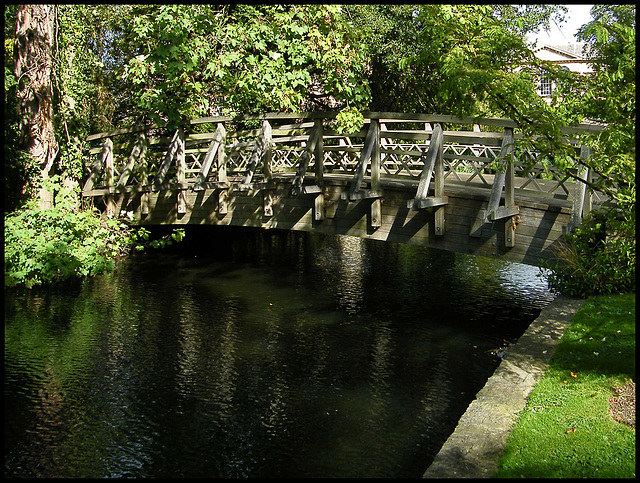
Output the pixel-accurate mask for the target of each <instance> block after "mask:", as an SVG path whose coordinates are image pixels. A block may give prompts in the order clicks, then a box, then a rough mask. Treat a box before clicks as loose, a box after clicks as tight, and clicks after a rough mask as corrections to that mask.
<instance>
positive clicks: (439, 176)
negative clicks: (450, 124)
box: [407, 123, 448, 236]
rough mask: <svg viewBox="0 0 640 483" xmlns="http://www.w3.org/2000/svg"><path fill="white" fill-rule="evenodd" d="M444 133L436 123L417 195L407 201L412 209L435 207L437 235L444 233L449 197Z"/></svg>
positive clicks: (408, 206) (435, 230) (435, 229)
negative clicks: (432, 188) (446, 193)
mask: <svg viewBox="0 0 640 483" xmlns="http://www.w3.org/2000/svg"><path fill="white" fill-rule="evenodd" d="M443 143H444V134H443V131H442V126H441V125H440V124H439V123H436V125H435V126H434V128H433V130H432V134H431V142H430V144H429V149H428V150H427V152H426V154H425V161H424V167H423V168H422V174H421V175H420V181H419V183H418V189H417V190H416V196H415V198H413V199H412V200H409V201H408V202H407V208H409V209H410V210H421V209H424V208H435V212H434V232H435V234H436V235H438V236H441V235H444V205H446V204H447V202H448V201H447V197H446V196H445V195H444V161H443V156H442V154H443V149H444V145H443ZM432 178H434V196H428V194H429V185H430V184H431V179H432Z"/></svg>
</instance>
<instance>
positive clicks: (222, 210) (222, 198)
mask: <svg viewBox="0 0 640 483" xmlns="http://www.w3.org/2000/svg"><path fill="white" fill-rule="evenodd" d="M218 129H220V134H221V137H220V147H219V148H218V182H220V183H226V182H227V153H226V146H227V130H226V129H225V127H224V125H223V124H222V123H220V124H218ZM228 197H229V189H228V188H222V189H220V191H219V192H218V213H219V214H221V215H226V214H227V213H228V207H227V202H228Z"/></svg>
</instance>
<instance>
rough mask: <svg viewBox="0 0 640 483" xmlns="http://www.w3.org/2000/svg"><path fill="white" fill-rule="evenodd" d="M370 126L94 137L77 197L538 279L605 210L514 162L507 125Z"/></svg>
mask: <svg viewBox="0 0 640 483" xmlns="http://www.w3.org/2000/svg"><path fill="white" fill-rule="evenodd" d="M364 115H365V125H364V126H363V128H362V129H361V130H360V131H358V132H356V133H353V134H348V135H345V134H341V133H338V132H337V131H336V130H335V129H334V127H333V120H334V118H335V113H326V112H314V113H290V114H289V113H287V114H285V113H270V114H264V115H261V116H238V117H235V118H232V117H228V116H218V117H208V118H199V119H193V120H191V121H189V122H186V123H183V124H182V125H180V126H179V127H178V128H177V129H176V130H175V131H173V132H170V133H166V134H170V135H171V137H170V138H169V137H163V135H162V130H161V129H160V128H159V127H158V126H150V127H133V128H125V129H118V130H115V131H111V132H108V133H98V134H92V135H90V136H88V137H87V142H93V141H101V142H102V145H101V146H96V147H92V148H90V149H88V154H89V155H90V156H96V155H97V159H96V160H95V163H92V164H93V168H92V171H91V173H90V174H89V176H88V178H87V181H86V183H85V185H84V187H83V191H82V195H83V197H85V198H89V199H93V200H94V201H95V203H96V204H97V205H98V206H99V207H102V209H104V210H105V211H106V212H107V213H108V214H111V215H115V214H118V213H120V212H121V211H129V212H134V214H135V217H136V218H137V219H138V220H139V221H140V223H141V224H176V225H182V224H221V225H241V226H260V227H264V228H282V229H290V230H308V231H321V232H325V233H342V234H348V235H354V236H362V237H367V238H373V239H379V240H386V241H396V242H400V243H412V244H420V245H425V246H431V247H435V248H440V249H444V250H453V251H460V252H464V253H474V254H478V255H483V256H491V257H500V258H505V259H507V260H513V261H519V262H523V263H529V264H533V265H538V264H540V262H541V260H544V259H550V258H553V246H554V245H555V244H557V243H558V239H559V238H560V237H561V235H562V234H563V233H565V232H567V230H571V229H573V228H575V227H576V226H578V224H579V223H580V220H581V217H582V216H583V214H585V213H587V212H588V211H589V210H591V209H593V207H594V206H595V205H597V203H599V202H601V201H603V198H595V193H591V192H589V190H587V189H586V187H585V186H584V184H582V183H576V182H575V181H573V180H572V179H569V177H568V176H566V175H563V173H560V172H558V171H556V170H554V169H552V168H550V167H549V166H548V165H545V160H544V159H541V158H540V154H539V153H536V152H532V151H526V150H525V151H523V150H522V149H520V150H516V148H515V147H516V143H517V141H518V140H520V139H522V135H521V134H518V133H516V132H515V129H517V125H516V123H515V122H514V121H512V120H509V119H498V118H458V117H455V116H446V115H435V114H409V113H367V112H365V113H364ZM248 122H249V123H254V124H255V123H256V122H259V123H260V127H259V128H258V129H255V128H250V127H246V126H244V125H243V124H246V123H248ZM445 124H447V125H449V126H451V127H452V128H453V130H445V128H444V125H445ZM207 125H214V126H215V129H214V130H208V129H207ZM465 125H468V126H471V127H470V128H469V129H467V130H465V129H463V128H464V127H465ZM482 128H484V129H485V131H482ZM601 128H602V127H601V126H596V125H591V124H585V125H580V126H577V127H575V128H571V129H569V130H568V132H567V135H568V136H569V135H570V134H573V133H576V132H577V133H583V132H596V131H598V130H599V129H601ZM165 131H166V130H165ZM150 132H160V135H158V134H156V135H154V136H151V135H150ZM116 137H117V139H118V141H119V142H118V143H116V144H114V142H113V139H115V138H116ZM230 140H231V142H230ZM568 142H574V143H575V140H573V141H572V140H570V139H569V138H568ZM588 156H589V152H588V151H587V150H586V149H584V148H582V149H581V148H580V146H579V145H578V146H577V147H576V157H575V169H576V171H577V172H578V173H579V175H578V177H580V178H581V179H587V177H589V176H591V174H590V173H589V172H588V170H587V169H586V168H585V167H584V165H582V164H581V163H580V160H581V159H586V158H587V157H588ZM116 174H117V175H118V176H119V178H118V183H117V185H114V179H115V176H116ZM592 197H594V199H592ZM516 234H517V236H516Z"/></svg>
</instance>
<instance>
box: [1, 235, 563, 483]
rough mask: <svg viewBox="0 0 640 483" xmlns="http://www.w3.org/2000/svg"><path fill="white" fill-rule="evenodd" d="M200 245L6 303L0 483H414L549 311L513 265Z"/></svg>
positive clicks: (280, 241) (16, 295)
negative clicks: (217, 480) (296, 481)
mask: <svg viewBox="0 0 640 483" xmlns="http://www.w3.org/2000/svg"><path fill="white" fill-rule="evenodd" d="M205 228H206V230H207V231H204V230H203V229H202V228H200V229H198V230H196V229H195V228H194V230H196V231H195V232H192V233H188V236H187V240H190V242H189V243H187V240H186V241H185V242H183V244H181V245H182V246H180V245H178V247H176V249H175V250H173V251H172V252H158V253H149V254H145V255H141V256H136V257H133V258H131V259H129V260H126V261H124V262H123V263H121V264H120V266H119V267H118V268H117V269H116V271H115V272H113V273H111V274H107V275H104V276H99V277H95V278H93V279H88V280H84V281H81V282H80V281H79V282H74V283H69V284H63V285H59V286H56V287H49V288H47V289H33V290H31V291H20V290H17V291H5V302H6V303H5V471H4V474H5V477H209V478H214V477H420V476H421V475H422V473H423V472H424V470H425V469H426V468H427V467H428V466H429V464H430V463H431V461H432V460H433V458H434V457H435V455H436V453H437V452H438V450H439V449H440V447H441V446H442V444H443V443H444V441H445V440H446V438H447V437H448V436H449V434H450V433H451V432H452V431H453V429H454V428H455V426H456V423H457V420H458V418H459V417H460V416H461V414H462V413H463V412H464V411H465V410H466V407H467V406H468V404H469V403H470V402H471V401H472V400H473V398H474V396H475V394H476V393H477V391H478V390H479V389H480V388H481V387H482V386H483V385H484V383H485V381H486V379H487V378H488V377H489V376H490V375H491V374H492V373H493V371H494V370H495V368H496V367H497V365H498V363H499V362H500V359H499V358H498V357H497V356H496V355H494V354H493V353H492V351H494V350H495V349H498V348H500V347H501V346H504V344H505V342H513V341H515V340H516V339H517V338H518V337H519V336H520V335H521V334H522V333H523V331H524V330H525V329H526V327H527V326H528V324H529V323H530V322H531V321H532V320H533V319H535V317H537V315H538V314H539V312H540V310H541V309H542V308H543V307H544V306H546V305H547V304H548V303H549V302H550V301H551V300H552V296H551V295H550V294H549V292H548V291H547V288H546V283H545V282H544V280H543V279H541V278H539V276H538V273H539V269H538V268H535V267H529V266H526V265H521V264H514V263H509V262H501V261H496V260H491V259H486V258H480V257H472V256H466V255H460V254H453V253H448V252H442V251H436V250H429V249H426V248H422V247H414V246H408V245H399V244H394V243H384V242H372V241H368V240H363V239H359V238H352V237H346V236H327V235H318V234H308V233H284V232H278V231H254V230H252V229H232V228H230V227H205ZM203 234H205V235H206V238H202V235H203Z"/></svg>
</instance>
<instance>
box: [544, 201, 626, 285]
mask: <svg viewBox="0 0 640 483" xmlns="http://www.w3.org/2000/svg"><path fill="white" fill-rule="evenodd" d="M556 251H557V257H558V258H559V263H551V262H547V263H545V266H546V268H549V269H551V273H549V274H548V275H547V279H548V283H549V287H550V288H551V289H553V290H555V291H557V292H559V293H565V294H568V295H575V296H578V297H588V296H590V295H598V294H605V295H606V294H616V293H626V292H635V289H636V238H635V209H633V210H630V211H627V212H626V213H624V212H622V213H621V212H619V211H618V210H617V209H616V210H611V209H610V210H606V211H604V212H592V213H590V214H589V216H588V217H587V218H586V219H585V220H584V221H583V222H582V224H581V225H580V226H579V227H578V228H577V229H576V230H575V232H574V233H572V234H571V235H565V236H564V237H563V240H562V242H561V244H560V245H559V247H558V248H557V250H556Z"/></svg>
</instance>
